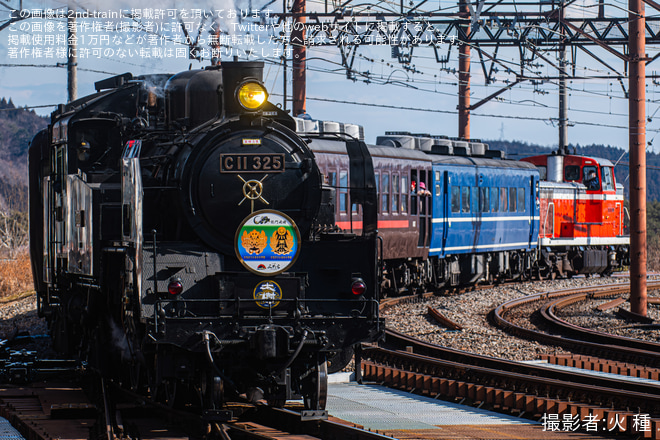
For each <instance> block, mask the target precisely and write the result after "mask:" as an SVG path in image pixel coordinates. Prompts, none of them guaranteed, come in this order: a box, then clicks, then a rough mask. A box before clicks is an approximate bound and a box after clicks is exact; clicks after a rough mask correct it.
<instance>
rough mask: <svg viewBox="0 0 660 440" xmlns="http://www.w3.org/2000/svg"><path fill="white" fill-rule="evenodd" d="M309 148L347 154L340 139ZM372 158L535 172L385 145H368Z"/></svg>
mask: <svg viewBox="0 0 660 440" xmlns="http://www.w3.org/2000/svg"><path fill="white" fill-rule="evenodd" d="M310 139H311V141H312V142H310V144H309V146H310V148H311V150H312V151H314V152H315V153H330V154H346V146H345V145H344V143H343V142H339V141H340V140H343V139H340V138H339V137H337V138H332V137H312V138H310ZM367 148H368V149H369V152H370V153H371V155H372V157H378V158H390V159H397V160H402V159H403V160H406V159H407V160H416V161H422V162H430V163H433V164H444V165H459V166H479V167H493V168H512V169H528V170H535V169H536V167H535V166H534V164H532V163H529V162H519V161H515V160H501V159H489V158H485V157H473V156H449V155H441V154H433V153H426V152H424V151H420V150H412V149H408V148H396V147H390V146H385V145H367Z"/></svg>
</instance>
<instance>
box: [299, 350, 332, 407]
mask: <svg viewBox="0 0 660 440" xmlns="http://www.w3.org/2000/svg"><path fill="white" fill-rule="evenodd" d="M303 399H304V403H305V408H307V409H311V410H324V409H325V404H326V402H327V401H328V363H327V362H326V360H325V359H323V362H319V363H318V364H317V366H316V374H314V373H312V374H310V375H309V377H308V379H307V380H306V381H305V384H304V386H303Z"/></svg>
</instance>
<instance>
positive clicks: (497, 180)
mask: <svg viewBox="0 0 660 440" xmlns="http://www.w3.org/2000/svg"><path fill="white" fill-rule="evenodd" d="M432 170H433V173H432V174H433V191H432V193H433V218H432V225H433V227H432V230H433V233H432V238H431V245H430V249H429V257H431V258H433V257H436V258H438V259H441V260H444V261H445V262H446V264H447V265H448V272H449V274H450V278H451V280H450V284H454V285H455V284H463V283H474V282H478V281H481V280H492V279H493V278H495V277H497V276H506V277H513V278H515V277H517V276H520V275H522V274H523V271H524V268H529V267H531V265H530V264H528V263H529V262H530V261H533V259H534V258H535V256H536V251H537V247H538V230H539V215H538V206H537V201H536V200H537V187H538V182H539V173H538V171H537V170H536V168H535V167H530V166H528V165H527V164H526V163H524V162H517V161H509V160H495V159H489V158H480V157H467V156H440V155H438V156H435V157H434V159H433V167H432Z"/></svg>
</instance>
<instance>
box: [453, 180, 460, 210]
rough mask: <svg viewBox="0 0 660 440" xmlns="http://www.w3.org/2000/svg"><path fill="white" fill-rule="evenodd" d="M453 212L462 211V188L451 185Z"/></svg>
mask: <svg viewBox="0 0 660 440" xmlns="http://www.w3.org/2000/svg"><path fill="white" fill-rule="evenodd" d="M451 212H461V188H460V187H459V186H452V187H451Z"/></svg>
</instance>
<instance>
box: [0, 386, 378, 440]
mask: <svg viewBox="0 0 660 440" xmlns="http://www.w3.org/2000/svg"><path fill="white" fill-rule="evenodd" d="M90 396H91V397H90ZM300 409H301V410H302V407H301V408H300ZM229 410H230V411H233V413H234V414H235V416H234V417H233V418H232V419H231V420H229V421H213V420H212V418H213V417H209V415H208V414H207V415H206V416H205V417H202V416H200V415H196V414H191V413H187V412H185V411H181V410H174V409H171V408H168V407H165V406H163V405H159V404H153V403H150V402H148V401H145V400H144V398H141V397H140V396H137V395H135V394H132V393H130V392H128V391H126V390H119V389H117V388H116V387H113V386H112V385H110V386H107V387H106V386H103V385H101V386H100V387H97V389H96V392H92V393H89V392H85V391H83V387H82V386H81V385H80V384H78V383H63V382H60V383H53V382H50V383H48V382H43V383H40V384H35V385H30V386H25V387H19V386H15V387H7V388H4V389H0V416H2V417H5V418H6V419H8V420H9V421H10V423H11V424H12V425H13V426H15V427H16V429H17V430H18V431H19V432H20V433H21V435H23V436H24V437H25V438H26V439H29V440H50V439H54V438H65V439H87V438H90V439H104V440H114V439H123V440H130V439H143V438H167V439H170V440H177V439H181V440H183V439H186V440H187V439H205V440H213V439H221V440H229V439H231V440H251V439H255V440H269V439H272V440H276V439H282V438H287V439H289V440H296V439H305V440H312V439H324V440H385V439H390V437H386V436H383V435H379V434H376V433H373V432H369V431H366V430H363V429H361V427H359V426H355V425H351V424H347V423H346V422H343V421H341V420H338V419H330V420H313V421H302V420H301V415H300V412H297V411H295V410H290V409H278V408H271V407H268V406H266V405H247V404H235V405H232V406H230V407H229Z"/></svg>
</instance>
